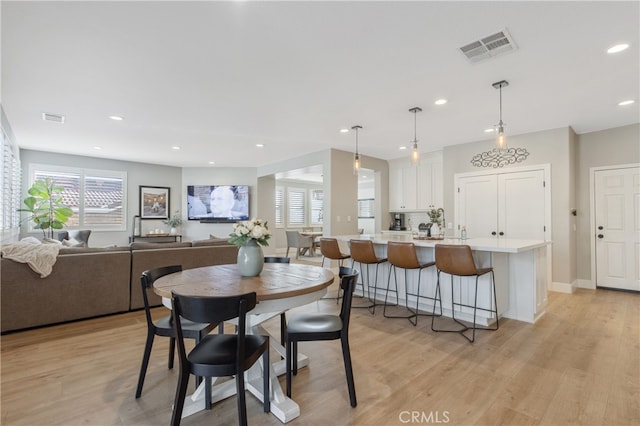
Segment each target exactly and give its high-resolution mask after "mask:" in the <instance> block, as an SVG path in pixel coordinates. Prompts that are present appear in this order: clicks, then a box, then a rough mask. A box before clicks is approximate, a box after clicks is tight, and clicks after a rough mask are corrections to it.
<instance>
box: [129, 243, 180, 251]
mask: <svg viewBox="0 0 640 426" xmlns="http://www.w3.org/2000/svg"><path fill="white" fill-rule="evenodd" d="M129 246H130V247H131V250H150V249H168V248H178V247H191V243H190V242H184V243H177V242H176V243H131V244H130V245H129Z"/></svg>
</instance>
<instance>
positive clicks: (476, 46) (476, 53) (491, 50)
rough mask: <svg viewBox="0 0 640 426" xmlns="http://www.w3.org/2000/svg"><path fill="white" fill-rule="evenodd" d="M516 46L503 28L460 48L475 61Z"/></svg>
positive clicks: (470, 59)
mask: <svg viewBox="0 0 640 426" xmlns="http://www.w3.org/2000/svg"><path fill="white" fill-rule="evenodd" d="M517 48H518V46H517V45H516V43H515V42H514V41H513V39H512V38H511V35H509V32H508V31H507V30H506V29H504V30H502V31H500V32H497V33H495V34H491V35H490V36H487V37H484V38H481V39H480V40H477V41H473V42H471V43H468V44H466V45H464V46H462V47H461V48H460V51H461V52H462V53H463V54H464V56H466V57H467V59H469V61H470V62H472V63H476V62H480V61H484V60H485V59H489V58H492V57H494V56H498V55H502V54H504V53H508V52H511V51H513V50H515V49H517Z"/></svg>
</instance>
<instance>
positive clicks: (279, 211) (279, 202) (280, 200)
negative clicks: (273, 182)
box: [276, 187, 284, 226]
mask: <svg viewBox="0 0 640 426" xmlns="http://www.w3.org/2000/svg"><path fill="white" fill-rule="evenodd" d="M276 226H284V191H283V190H282V188H280V187H278V188H276Z"/></svg>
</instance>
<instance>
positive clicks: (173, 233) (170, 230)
mask: <svg viewBox="0 0 640 426" xmlns="http://www.w3.org/2000/svg"><path fill="white" fill-rule="evenodd" d="M169 234H171V235H178V229H177V228H174V227H173V226H172V227H171V229H169Z"/></svg>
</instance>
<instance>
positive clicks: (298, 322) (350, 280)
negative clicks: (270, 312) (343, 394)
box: [285, 266, 358, 407]
mask: <svg viewBox="0 0 640 426" xmlns="http://www.w3.org/2000/svg"><path fill="white" fill-rule="evenodd" d="M340 277H341V278H340V288H341V289H342V291H343V296H342V307H341V309H340V314H339V315H331V314H324V313H300V314H295V315H291V318H290V319H289V321H288V322H287V333H286V342H287V343H286V358H285V359H286V364H287V373H286V374H287V376H286V382H287V396H288V397H291V374H294V375H295V374H297V373H298V342H303V341H304V342H308V341H319V340H338V339H340V341H341V343H342V357H343V360H344V368H345V373H346V376H347V387H348V389H349V400H350V402H351V406H352V407H355V406H356V405H357V404H358V402H357V400H356V387H355V383H354V380H353V367H352V364H351V351H350V349H349V320H350V318H351V301H352V299H353V290H354V289H355V286H356V281H357V279H358V271H356V270H355V269H352V268H347V267H345V266H341V267H340Z"/></svg>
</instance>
